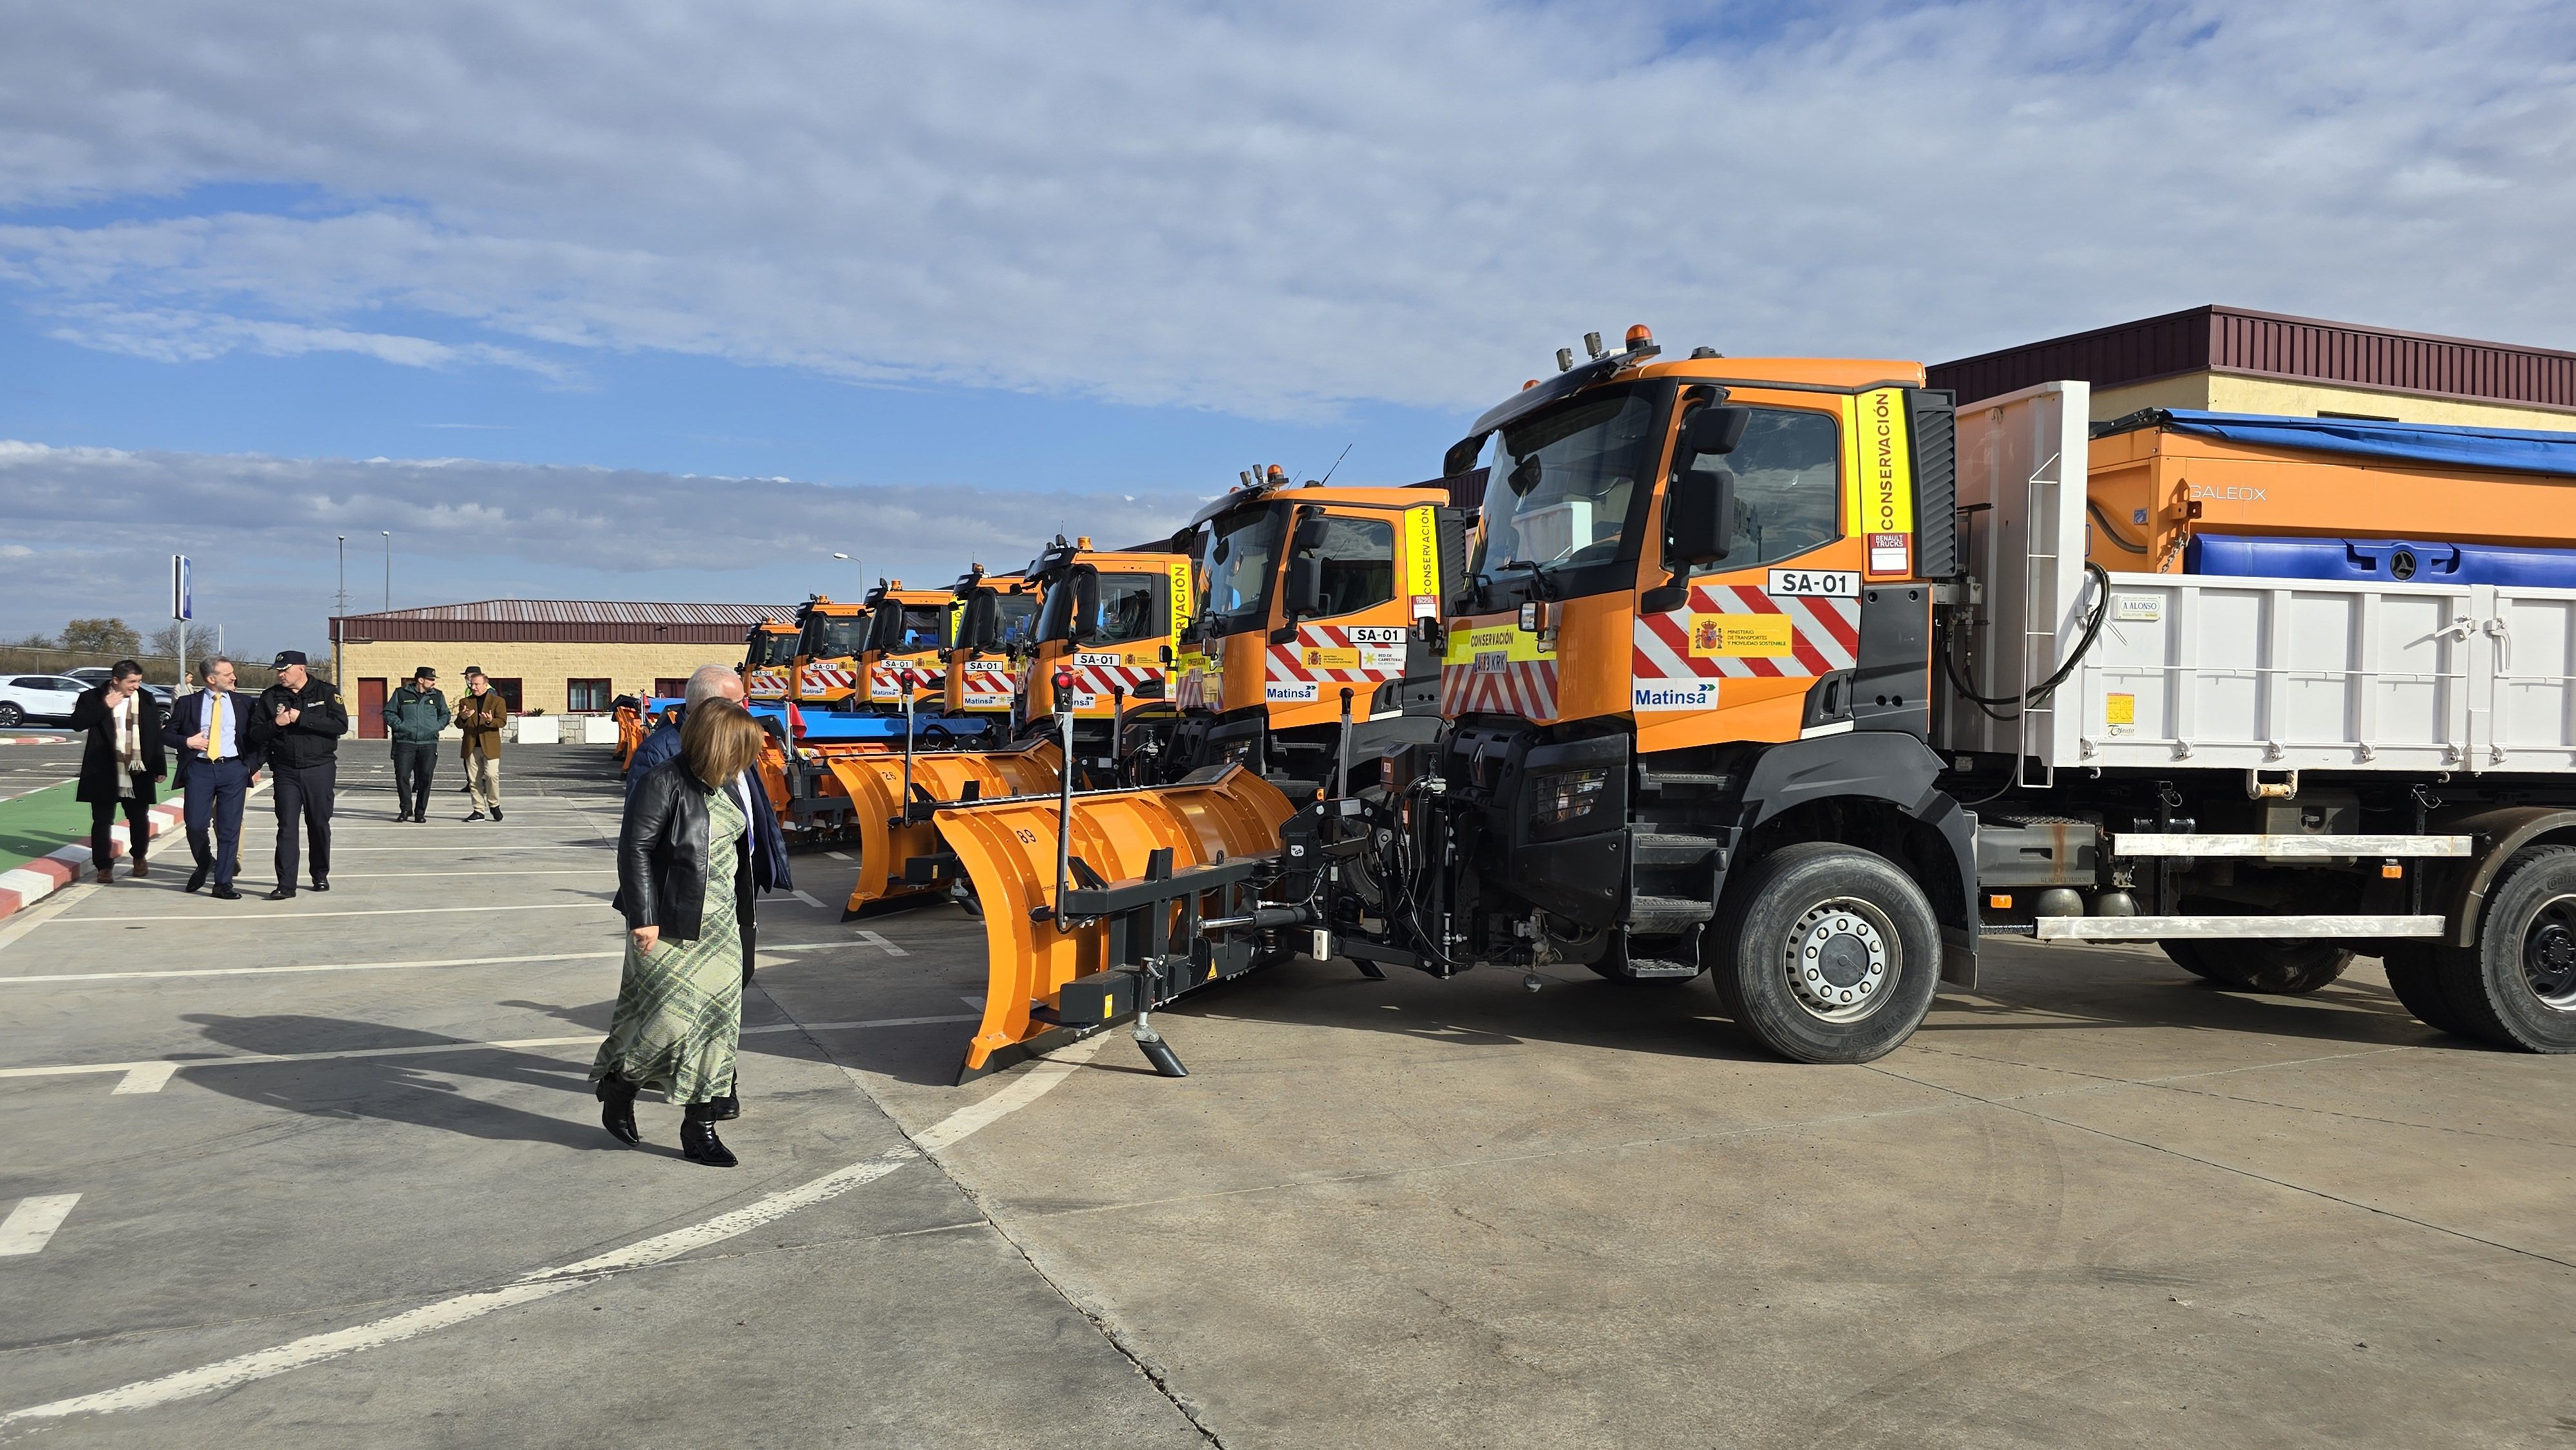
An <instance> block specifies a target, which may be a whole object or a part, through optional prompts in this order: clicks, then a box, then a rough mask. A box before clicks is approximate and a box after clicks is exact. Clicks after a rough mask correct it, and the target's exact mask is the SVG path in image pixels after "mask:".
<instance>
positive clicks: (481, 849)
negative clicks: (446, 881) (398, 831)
mask: <svg viewBox="0 0 2576 1450" xmlns="http://www.w3.org/2000/svg"><path fill="white" fill-rule="evenodd" d="M589 849H590V847H589V846H588V845H586V844H585V843H583V842H580V841H566V842H564V843H563V844H562V845H559V846H477V847H475V848H474V849H473V850H472V851H470V852H468V853H466V854H465V855H463V856H459V855H457V854H456V848H455V847H454V846H432V845H428V844H425V843H424V844H422V845H418V846H343V845H341V844H340V842H339V840H338V839H337V838H336V837H335V838H334V839H333V840H332V842H331V854H332V855H334V856H341V855H346V854H349V853H351V852H357V851H364V852H367V853H369V854H370V855H373V854H379V853H383V852H387V851H438V852H441V853H444V854H445V855H446V856H448V857H449V858H450V859H451V860H460V861H471V860H473V859H474V858H475V857H477V856H484V855H492V856H498V855H500V854H501V853H503V852H505V851H507V852H515V853H520V854H524V853H527V852H530V851H586V850H589Z"/></svg>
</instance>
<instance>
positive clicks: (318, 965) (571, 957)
mask: <svg viewBox="0 0 2576 1450" xmlns="http://www.w3.org/2000/svg"><path fill="white" fill-rule="evenodd" d="M761 950H762V951H770V950H773V948H770V947H763V948H761ZM775 950H780V951H784V950H787V948H783V947H781V948H775ZM624 955H625V952H624V951H623V950H620V951H613V952H545V953H542V954H539V955H536V956H526V957H436V958H430V959H426V960H422V961H415V962H315V963H314V964H312V965H311V966H303V967H173V968H171V969H169V970H167V971H158V972H52V973H48V974H46V975H44V976H41V977H0V987H11V986H16V985H17V984H19V983H21V982H134V981H148V980H152V979H156V978H161V977H265V976H269V975H272V974H275V973H278V972H391V971H399V970H401V969H403V968H405V967H497V966H504V965H510V964H514V963H519V962H595V961H598V960H600V959H602V958H604V957H621V956H624Z"/></svg>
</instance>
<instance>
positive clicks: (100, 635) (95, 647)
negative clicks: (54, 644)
mask: <svg viewBox="0 0 2576 1450" xmlns="http://www.w3.org/2000/svg"><path fill="white" fill-rule="evenodd" d="M62 647H63V648H64V649H67V650H79V651H82V652H84V653H88V654H102V655H130V654H138V653H140V652H141V651H142V649H143V636H141V635H139V634H136V633H135V632H134V626H132V625H130V624H127V623H126V622H125V621H124V620H122V619H75V620H73V621H72V622H71V623H69V624H66V625H64V626H63V643H62Z"/></svg>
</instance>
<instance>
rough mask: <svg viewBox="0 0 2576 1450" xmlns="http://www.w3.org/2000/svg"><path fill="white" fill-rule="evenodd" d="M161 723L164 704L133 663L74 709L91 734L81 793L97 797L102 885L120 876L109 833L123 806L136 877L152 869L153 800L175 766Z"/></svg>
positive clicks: (93, 852)
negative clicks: (164, 743) (170, 763)
mask: <svg viewBox="0 0 2576 1450" xmlns="http://www.w3.org/2000/svg"><path fill="white" fill-rule="evenodd" d="M161 727H162V719H161V706H160V704H159V703H158V702H157V701H155V700H154V699H153V698H152V692H151V691H150V690H147V689H145V688H143V666H141V665H139V664H136V663H135V662H134V661H132V660H118V661H117V662H116V663H115V664H113V665H111V666H109V667H108V671H107V683H106V684H103V685H92V686H91V687H90V688H88V689H86V690H83V691H82V692H81V697H80V699H79V700H78V701H77V702H75V703H74V704H73V706H72V728H73V729H75V730H81V731H86V732H87V735H86V737H85V738H84V739H83V740H82V742H81V766H80V786H79V788H78V789H77V790H75V791H74V792H73V798H74V799H76V800H84V801H87V802H89V864H90V865H91V866H92V867H94V868H96V870H97V871H98V879H99V884H101V885H105V884H106V883H108V882H110V881H113V880H115V879H116V840H115V837H113V836H112V835H110V834H109V832H110V831H112V830H113V829H114V828H115V825H116V813H117V809H118V807H120V806H122V807H123V808H124V811H125V855H126V859H127V860H128V861H130V862H132V863H133V868H134V874H135V875H137V876H149V875H151V874H152V872H151V870H150V869H149V868H148V867H147V866H146V864H145V862H144V859H143V858H144V852H145V851H146V850H147V849H148V848H149V847H150V846H151V844H152V802H153V801H155V800H157V799H159V798H160V789H161V776H162V772H163V771H165V770H167V769H168V757H167V756H165V755H163V754H162V753H161V752H162V742H161Z"/></svg>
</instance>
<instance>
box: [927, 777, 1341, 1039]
mask: <svg viewBox="0 0 2576 1450" xmlns="http://www.w3.org/2000/svg"><path fill="white" fill-rule="evenodd" d="M1062 809H1063V807H1062V805H1061V803H1060V802H1059V801H1058V799H1057V798H1056V797H1055V796H1052V795H1048V796H1041V797H1037V798H1033V799H1032V798H1023V799H1019V800H1007V801H992V802H986V803H979V804H972V805H960V806H952V807H946V808H943V809H941V810H940V811H939V813H938V828H939V832H940V835H941V838H942V839H943V840H944V841H945V842H946V843H947V847H948V850H949V851H950V852H952V853H954V855H955V857H956V859H957V861H958V862H959V864H960V866H961V867H962V868H963V870H964V871H965V873H966V876H967V879H968V881H969V882H970V883H971V884H972V886H973V888H974V891H975V896H976V899H977V901H978V902H980V903H981V904H982V908H983V917H984V957H985V972H986V981H985V989H984V1019H983V1022H982V1023H981V1024H980V1025H979V1026H978V1027H977V1029H976V1033H975V1038H974V1040H973V1041H972V1042H970V1043H968V1044H967V1046H966V1060H965V1062H964V1064H963V1065H962V1066H961V1067H960V1069H959V1071H958V1075H957V1080H958V1081H959V1082H961V1083H963V1082H966V1081H969V1080H971V1079H973V1078H977V1077H981V1076H982V1075H984V1074H985V1073H988V1072H992V1071H995V1070H997V1069H999V1068H1003V1067H1007V1066H1009V1065H1010V1064H1012V1063H1014V1062H1018V1061H1020V1060H1022V1059H1024V1058H1027V1057H1030V1056H1033V1055H1035V1054H1037V1053H1040V1052H1044V1051H1046V1050H1047V1049H1048V1048H1051V1047H1058V1046H1062V1045H1064V1044H1065V1043H1068V1042H1072V1041H1075V1040H1078V1039H1079V1038H1081V1037H1084V1036H1087V1035H1088V1034H1090V1033H1091V1032H1093V1031H1096V1030H1098V1029H1099V1028H1101V1027H1104V1026H1106V1025H1108V1024H1109V1023H1110V1022H1112V1021H1114V1020H1116V1019H1118V1018H1120V1017H1125V1016H1129V1015H1131V1014H1133V1013H1134V1012H1135V1010H1136V1009H1137V1007H1138V1006H1139V1005H1142V1006H1145V1007H1147V1008H1151V1007H1153V1006H1157V1005H1159V1004H1160V1003H1161V1002H1164V1001H1168V1000H1170V999H1171V998H1172V997H1175V996H1178V995H1179V994H1180V993H1182V992H1185V991H1189V990H1191V989H1193V988H1197V987H1201V986H1205V985H1206V984H1207V983H1209V982H1211V981H1216V980H1218V979H1220V978H1224V977H1230V976H1235V975H1238V974H1240V973H1241V972H1243V971H1247V970H1249V969H1250V967H1251V966H1252V954H1251V947H1250V945H1249V944H1248V943H1238V944H1235V945H1232V946H1227V947H1221V948H1220V947H1215V946H1212V945H1211V944H1210V943H1208V942H1207V941H1205V940H1203V939H1201V937H1200V933H1199V931H1198V923H1199V922H1200V921H1202V920H1204V919H1207V918H1212V917H1221V916H1240V915H1244V914H1247V913H1248V912H1249V911H1250V910H1251V909H1252V897H1253V889H1254V884H1255V878H1256V876H1257V875H1258V874H1260V873H1261V872H1262V871H1263V870H1264V869H1265V868H1267V867H1268V866H1270V864H1271V863H1272V862H1273V860H1274V859H1275V858H1276V857H1277V856H1278V854H1279V849H1280V846H1279V829H1280V827H1281V826H1282V825H1283V824H1285V823H1286V822H1287V821H1288V819H1289V817H1290V816H1291V815H1293V814H1294V812H1295V808H1294V807H1292V806H1291V805H1290V804H1289V802H1288V798H1287V797H1286V796H1284V795H1282V794H1280V793H1279V790H1278V788H1277V787H1276V786H1273V785H1271V784H1270V783H1269V782H1268V781H1265V780H1263V779H1262V778H1261V777H1259V776H1257V775H1254V774H1253V773H1252V772H1250V771H1248V770H1244V769H1242V768H1241V767H1239V766H1232V765H1228V766H1220V767H1214V768H1211V769H1209V770H1206V771H1202V772H1200V774H1199V775H1198V776H1194V777H1192V778H1191V779H1189V780H1187V781H1184V782H1182V783H1181V784H1179V785H1167V786H1155V787H1152V788H1149V789H1143V790H1104V791H1089V792H1085V793H1082V794H1078V795H1076V796H1074V797H1073V812H1072V814H1073V829H1072V856H1071V863H1070V868H1069V871H1068V876H1069V880H1068V882H1067V885H1066V889H1065V890H1064V891H1063V893H1062V899H1061V900H1059V899H1058V891H1057V860H1056V844H1057V823H1058V821H1059V819H1060V812H1061V811H1062ZM1059 922H1061V923H1062V925H1059ZM1140 993H1141V994H1143V996H1144V998H1145V1000H1144V1001H1143V1002H1142V1003H1141V1004H1140V1002H1139V1001H1138V996H1139V994H1140Z"/></svg>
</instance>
